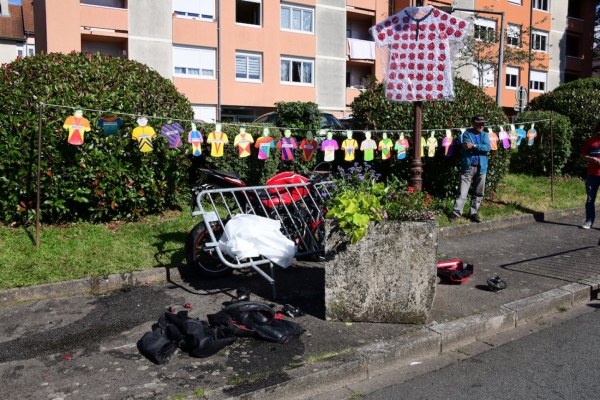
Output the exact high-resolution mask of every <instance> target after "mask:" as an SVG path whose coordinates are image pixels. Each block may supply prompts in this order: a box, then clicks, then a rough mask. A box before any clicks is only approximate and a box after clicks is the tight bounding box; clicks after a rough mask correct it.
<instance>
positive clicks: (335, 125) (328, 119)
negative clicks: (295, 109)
mask: <svg viewBox="0 0 600 400" xmlns="http://www.w3.org/2000/svg"><path fill="white" fill-rule="evenodd" d="M254 123H269V124H274V125H277V113H276V112H274V111H273V112H270V113H266V114H264V115H261V116H260V117H258V118H256V119H255V120H254ZM320 124H321V129H334V130H344V129H346V128H344V125H342V123H341V122H340V121H339V120H338V119H337V118H336V117H335V116H334V115H333V114H329V113H321V121H320Z"/></svg>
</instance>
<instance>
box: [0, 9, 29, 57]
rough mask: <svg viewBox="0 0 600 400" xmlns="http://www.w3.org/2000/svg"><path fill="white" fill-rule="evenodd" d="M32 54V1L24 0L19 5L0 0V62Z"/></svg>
mask: <svg viewBox="0 0 600 400" xmlns="http://www.w3.org/2000/svg"><path fill="white" fill-rule="evenodd" d="M34 54H35V35H34V24H33V4H32V1H31V0H24V1H23V5H22V6H20V5H15V4H9V3H8V0H0V64H4V63H8V62H11V61H13V60H14V59H16V58H17V57H27V56H31V55H34Z"/></svg>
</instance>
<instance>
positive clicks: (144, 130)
mask: <svg viewBox="0 0 600 400" xmlns="http://www.w3.org/2000/svg"><path fill="white" fill-rule="evenodd" d="M136 122H137V124H138V125H139V126H138V127H136V128H134V129H133V132H132V134H131V138H132V139H133V140H137V141H138V147H139V149H140V151H141V152H142V153H147V152H149V151H152V150H153V149H154V146H153V145H152V139H154V138H155V137H156V132H154V129H152V127H151V126H148V125H147V124H148V118H146V117H145V116H142V117H139V118H138V119H137V121H136Z"/></svg>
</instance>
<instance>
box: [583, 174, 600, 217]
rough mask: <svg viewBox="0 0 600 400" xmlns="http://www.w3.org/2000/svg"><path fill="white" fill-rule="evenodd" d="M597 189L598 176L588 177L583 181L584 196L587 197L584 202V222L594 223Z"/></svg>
mask: <svg viewBox="0 0 600 400" xmlns="http://www.w3.org/2000/svg"><path fill="white" fill-rule="evenodd" d="M598 187H600V176H588V177H587V178H586V180H585V194H586V195H587V201H586V202H585V220H586V221H588V222H591V223H592V224H593V223H594V219H595V218H596V208H595V205H594V203H596V195H597V194H598Z"/></svg>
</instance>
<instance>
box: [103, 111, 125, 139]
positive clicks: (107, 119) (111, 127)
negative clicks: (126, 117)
mask: <svg viewBox="0 0 600 400" xmlns="http://www.w3.org/2000/svg"><path fill="white" fill-rule="evenodd" d="M98 127H99V128H103V130H104V136H116V135H117V134H118V133H119V128H121V127H123V120H122V119H121V118H119V117H117V116H116V115H104V116H102V117H100V118H99V119H98Z"/></svg>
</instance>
